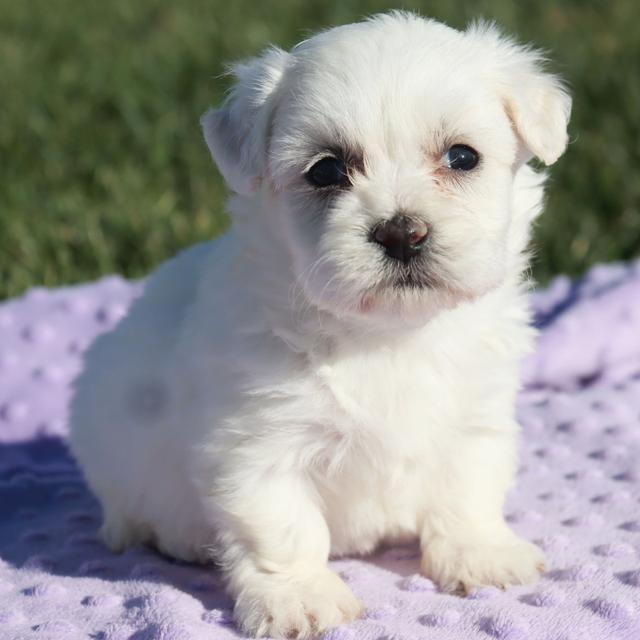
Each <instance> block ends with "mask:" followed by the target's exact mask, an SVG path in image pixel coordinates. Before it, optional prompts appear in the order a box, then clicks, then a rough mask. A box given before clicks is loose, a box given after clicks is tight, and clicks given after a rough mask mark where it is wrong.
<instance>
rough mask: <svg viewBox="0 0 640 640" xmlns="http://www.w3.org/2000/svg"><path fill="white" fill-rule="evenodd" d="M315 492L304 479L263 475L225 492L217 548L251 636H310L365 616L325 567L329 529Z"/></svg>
mask: <svg viewBox="0 0 640 640" xmlns="http://www.w3.org/2000/svg"><path fill="white" fill-rule="evenodd" d="M311 496H312V489H311V487H309V486H308V485H306V481H305V479H304V478H301V477H299V476H298V475H296V474H292V473H290V474H286V475H280V476H277V475H276V476H274V474H273V473H265V474H264V475H263V476H262V477H260V478H254V479H247V478H246V477H245V478H243V479H242V486H237V485H236V487H235V488H234V489H233V490H232V491H231V492H228V491H227V492H226V495H225V496H224V498H223V501H222V502H223V515H222V520H223V523H224V524H223V527H222V529H219V542H220V549H219V554H220V556H221V557H220V559H221V564H222V566H223V570H224V571H225V576H226V579H227V584H228V588H229V591H230V592H231V595H232V596H234V597H235V599H236V602H235V607H234V617H235V619H236V622H237V623H238V625H239V626H240V628H241V629H242V631H244V632H245V633H247V634H249V635H253V636H270V637H274V638H298V639H300V638H308V637H310V636H313V635H315V634H316V633H319V632H321V631H323V630H325V629H327V628H329V627H333V626H335V625H338V624H341V623H343V622H348V621H350V620H353V619H355V618H356V617H357V616H358V615H359V614H360V611H361V605H360V603H359V602H358V601H357V600H356V598H355V597H354V595H353V594H352V593H351V590H350V589H349V588H348V587H347V586H346V585H345V584H344V582H343V581H342V580H341V579H340V578H339V577H338V576H337V575H336V574H335V573H334V572H332V571H330V570H329V568H328V567H327V560H328V556H329V548H330V541H329V530H328V528H327V524H326V522H325V520H324V517H323V516H322V514H321V512H320V510H319V509H318V507H317V505H316V504H315V503H314V501H313V499H312V497H311ZM217 506H218V508H220V504H218V505H217Z"/></svg>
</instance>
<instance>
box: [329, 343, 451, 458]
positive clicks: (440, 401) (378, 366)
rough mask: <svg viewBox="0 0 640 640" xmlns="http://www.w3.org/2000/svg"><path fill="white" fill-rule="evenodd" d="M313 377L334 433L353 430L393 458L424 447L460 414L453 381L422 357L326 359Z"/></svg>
mask: <svg viewBox="0 0 640 640" xmlns="http://www.w3.org/2000/svg"><path fill="white" fill-rule="evenodd" d="M316 376H317V380H318V382H319V384H320V385H321V386H322V388H323V390H324V395H325V397H326V398H327V403H328V407H327V408H328V411H329V413H330V414H331V415H330V416H329V420H330V421H331V422H333V423H334V424H333V425H332V426H333V427H334V428H336V429H337V430H338V431H341V432H342V431H344V432H346V433H349V431H350V430H351V429H354V430H356V431H357V432H358V433H359V434H360V435H361V436H362V437H364V438H365V439H366V438H367V435H368V436H369V437H370V438H371V440H379V441H381V442H382V443H384V446H385V447H386V448H389V449H392V450H396V451H398V452H400V451H402V450H404V449H405V448H406V449H407V450H408V451H414V452H415V451H416V447H418V448H419V449H422V448H423V447H424V446H428V445H429V442H430V440H431V439H432V438H438V437H439V436H438V432H439V431H441V430H442V429H446V428H447V426H451V422H452V421H456V420H457V418H458V416H459V414H460V409H461V406H460V403H458V402H456V401H455V399H456V397H458V396H459V393H460V389H459V388H458V376H456V375H455V371H454V370H452V369H451V367H449V366H447V364H446V363H445V362H439V361H437V359H434V358H433V357H430V354H428V353H425V352H424V351H420V350H417V351H415V352H411V351H407V350H406V349H404V350H403V349H395V350H394V349H377V350H372V351H364V352H358V353H355V354H352V355H349V354H344V355H341V356H340V357H337V358H333V359H327V362H325V363H323V364H322V365H321V366H319V367H318V368H317V370H316ZM389 453H391V451H389Z"/></svg>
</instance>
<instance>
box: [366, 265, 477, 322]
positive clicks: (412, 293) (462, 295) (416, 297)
mask: <svg viewBox="0 0 640 640" xmlns="http://www.w3.org/2000/svg"><path fill="white" fill-rule="evenodd" d="M474 297H475V296H474V295H473V293H472V292H471V291H468V290H466V289H462V288H460V287H458V286H456V285H455V284H454V283H453V282H452V281H451V279H448V278H447V277H446V276H445V275H444V274H436V273H433V272H430V271H427V270H426V269H415V268H407V267H398V268H397V269H394V273H393V274H389V275H388V277H386V278H385V279H383V280H382V281H381V282H379V283H378V284H377V285H375V286H373V287H371V288H370V289H368V290H367V291H366V292H365V293H364V294H363V295H362V296H361V297H360V299H359V301H358V312H359V313H362V314H371V313H374V312H375V311H376V310H381V309H386V310H387V311H391V310H393V309H395V310H396V311H398V312H400V313H404V312H410V310H411V309H413V310H414V311H415V312H416V313H420V311H419V310H420V309H421V308H422V307H423V306H424V305H425V304H426V306H427V307H428V308H431V305H433V304H436V305H437V306H439V307H442V308H453V307H455V306H457V305H458V304H459V303H461V302H465V301H469V300H472V299H473V298H474Z"/></svg>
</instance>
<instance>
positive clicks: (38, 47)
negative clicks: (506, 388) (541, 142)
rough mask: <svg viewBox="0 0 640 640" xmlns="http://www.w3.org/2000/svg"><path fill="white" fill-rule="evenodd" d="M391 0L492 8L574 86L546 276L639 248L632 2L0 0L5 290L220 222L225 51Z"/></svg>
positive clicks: (555, 187)
mask: <svg viewBox="0 0 640 640" xmlns="http://www.w3.org/2000/svg"><path fill="white" fill-rule="evenodd" d="M392 7H404V8H411V9H418V10H420V11H421V12H422V13H424V14H426V15H431V16H434V17H437V18H439V19H442V20H445V21H446V22H448V23H449V24H451V25H452V26H458V27H461V26H464V25H465V24H466V23H467V22H468V21H469V20H470V19H472V18H474V17H477V16H479V15H482V16H484V17H487V18H490V19H495V20H497V21H498V22H499V23H500V24H501V25H503V26H504V28H505V30H506V31H508V32H509V33H513V34H514V35H516V36H517V37H519V38H520V39H522V40H526V41H533V42H535V43H536V44H538V45H539V46H542V47H544V48H547V49H549V50H550V51H551V52H552V57H553V59H554V65H553V68H554V70H556V71H559V72H560V73H562V74H563V75H564V76H565V77H566V78H567V79H568V81H569V83H570V85H571V87H572V89H573V93H574V98H575V102H574V116H573V120H572V125H571V137H572V140H573V142H572V144H571V146H570V148H569V151H568V153H567V154H566V155H565V156H564V157H563V158H562V159H561V161H560V162H559V163H558V165H557V166H555V167H554V168H553V173H552V175H553V178H552V180H551V183H550V188H549V195H548V207H547V211H546V213H545V215H544V218H543V220H542V221H541V222H540V224H539V227H538V232H537V239H536V244H537V247H538V259H537V264H536V269H535V272H536V275H537V277H538V278H540V279H541V280H545V279H547V278H548V277H549V276H550V275H553V274H555V273H559V272H565V273H569V274H577V273H580V272H582V271H583V270H584V269H585V268H586V267H587V266H588V265H589V264H592V263H593V262H596V261H608V260H616V259H628V258H630V257H632V256H634V255H637V252H638V249H639V247H640V211H639V208H640V207H639V203H640V145H639V141H640V117H639V116H638V114H640V81H639V78H640V8H639V7H638V4H637V2H636V0H618V1H617V2H616V1H615V0H614V1H612V2H604V1H597V0H588V1H587V0H571V1H570V0H566V1H564V2H554V3H551V2H542V1H541V2H531V1H525V0H522V1H520V2H513V1H509V0H479V1H460V0H458V1H453V0H432V1H428V0H425V1H424V2H399V3H397V4H393V5H391V4H388V3H385V2H379V1H377V0H355V1H347V0H343V1H338V0H336V1H334V2H327V1H326V0H325V1H324V2H318V1H316V0H308V1H307V2H302V1H300V2H296V1H294V0H263V1H262V2H247V1H245V0H243V1H235V2H232V1H228V2H221V1H220V0H206V2H205V1H202V2H201V1H199V0H181V1H180V2H175V1H173V0H155V1H154V0H135V2H134V1H132V0H109V2H104V3H98V2H94V1H93V0H82V1H81V0H57V1H56V2H44V1H41V0H30V1H26V0H25V1H22V2H21V1H16V0H0V176H1V180H0V297H7V296H14V295H16V294H19V293H20V292H22V291H23V290H24V289H26V288H27V287H30V286H33V285H46V286H56V285H60V284H63V283H72V282H79V281H84V280H90V279H92V278H96V277H97V276H99V275H100V274H104V273H111V272H119V273H122V274H124V275H126V276H129V277H136V276H140V275H142V274H144V273H146V272H147V271H148V270H150V269H151V268H152V267H153V266H154V265H155V264H157V263H158V262H160V261H161V260H163V259H165V258H166V257H167V256H169V255H171V254H173V253H175V252H176V251H177V250H178V249H180V248H181V247H184V246H186V245H189V244H191V243H193V242H195V241H197V240H199V239H202V238H206V237H210V236H213V235H215V234H217V233H219V232H220V231H221V230H222V229H223V228H224V227H225V225H226V223H227V221H226V218H225V216H224V214H223V213H222V211H223V200H224V188H223V185H222V182H221V180H220V178H219V176H218V175H217V173H216V171H215V170H214V168H213V166H212V164H211V161H210V159H209V156H208V153H207V150H206V148H205V145H204V143H203V141H202V139H201V135H200V131H199V125H198V119H199V116H200V114H201V113H202V112H203V111H204V110H205V109H206V108H207V107H208V106H209V105H211V104H215V103H217V102H218V101H219V100H220V98H221V96H222V94H223V92H224V90H225V89H226V81H224V80H221V79H219V78H218V76H219V75H220V74H221V72H222V71H223V69H224V66H223V65H224V62H225V61H229V60H233V59H237V58H241V57H245V56H248V55H251V54H253V53H256V52H257V51H258V50H260V49H261V48H262V47H264V46H265V45H266V44H267V43H269V42H275V43H277V44H280V45H281V46H284V47H289V46H291V45H293V44H294V43H295V42H297V41H298V40H300V39H302V38H304V37H305V36H306V35H307V34H308V33H309V32H310V31H312V30H315V29H317V28H318V27H324V26H329V25H333V24H338V23H344V22H347V21H351V20H354V19H357V18H359V17H361V16H363V15H366V14H368V13H371V12H375V11H381V10H385V9H388V8H392Z"/></svg>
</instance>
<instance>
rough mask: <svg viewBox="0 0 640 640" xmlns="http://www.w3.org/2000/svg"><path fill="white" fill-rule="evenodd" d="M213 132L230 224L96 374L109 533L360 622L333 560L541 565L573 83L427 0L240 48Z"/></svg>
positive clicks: (87, 453)
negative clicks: (554, 223)
mask: <svg viewBox="0 0 640 640" xmlns="http://www.w3.org/2000/svg"><path fill="white" fill-rule="evenodd" d="M233 71H234V73H235V76H236V84H235V86H234V88H233V90H232V91H231V93H230V94H229V96H228V98H227V100H226V101H225V103H224V104H223V105H222V107H220V108H219V109H214V110H211V111H209V112H208V113H206V114H205V116H204V118H203V121H202V122H203V127H204V133H205V137H206V140H207V143H208V145H209V147H210V149H211V153H212V154H213V158H214V160H215V161H216V163H217V165H218V167H219V169H220V171H221V172H222V174H223V175H224V177H225V179H226V181H227V183H228V185H229V186H230V188H231V189H232V190H233V192H234V195H233V197H232V198H231V199H230V201H229V210H230V212H231V214H232V218H233V226H232V228H231V231H229V232H228V233H227V234H225V235H224V236H223V237H221V238H219V239H218V240H216V241H215V242H211V243H207V244H203V245H199V246H197V247H195V248H193V249H191V250H190V251H187V252H185V253H182V254H181V255H179V256H178V257H177V258H176V259H174V260H172V261H170V262H168V263H167V264H165V265H163V266H162V267H161V268H160V269H158V271H157V272H156V273H155V274H154V275H153V276H152V277H151V278H150V279H149V281H148V283H147V285H146V289H145V293H144V295H143V296H142V297H141V298H140V299H139V300H137V301H136V302H135V304H134V305H133V308H132V309H131V311H130V313H129V315H128V316H127V317H126V318H125V319H124V321H122V322H121V323H120V325H119V326H118V327H117V329H116V330H115V331H114V332H112V333H110V334H108V335H105V336H102V337H101V338H99V339H98V340H97V341H96V343H95V344H94V345H93V346H92V348H91V349H90V351H89V353H88V355H87V362H86V369H85V372H84V373H83V374H82V375H81V377H80V379H79V380H78V382H77V394H76V396H75V401H74V404H73V411H72V445H73V450H74V451H75V453H76V455H77V457H78V459H79V460H80V462H81V463H82V464H83V466H84V468H85V471H86V475H87V478H88V481H89V483H90V485H91V487H92V488H93V490H94V491H95V492H96V494H97V495H98V496H99V498H100V500H101V501H102V504H103V507H104V525H103V527H102V535H103V537H104V540H105V542H106V543H107V544H108V545H109V546H110V547H111V548H113V549H122V548H124V547H125V546H127V545H130V544H134V543H138V542H151V543H153V544H155V545H157V547H158V548H159V549H160V550H162V551H163V552H165V553H167V554H170V555H172V556H175V557H177V558H182V559H186V560H199V561H215V562H216V563H218V564H219V566H220V567H221V568H222V571H223V572H224V576H225V578H226V582H227V585H228V589H229V592H230V593H231V594H232V595H233V597H234V598H235V602H236V604H235V617H236V620H237V622H238V624H239V625H240V627H241V628H242V630H243V631H245V632H246V633H249V634H255V635H265V634H268V635H272V636H276V637H296V636H297V637H307V636H309V635H312V634H313V633H316V632H318V631H321V630H323V629H325V628H327V627H330V626H332V625H336V624H339V623H341V622H343V621H347V620H352V619H354V618H355V617H356V616H358V614H359V612H360V610H361V605H360V604H359V602H358V601H357V600H356V599H355V597H354V596H353V595H352V593H351V592H350V590H349V589H348V588H347V586H346V585H345V584H344V583H343V582H342V580H341V579H340V578H339V577H338V576H337V575H335V574H334V573H332V572H331V571H330V570H329V569H328V567H327V559H328V557H329V556H330V555H333V556H339V555H344V554H361V553H368V552H370V551H372V550H373V549H375V547H376V546H377V545H378V544H380V543H381V542H382V541H390V540H401V539H407V538H411V537H416V538H419V540H420V544H421V548H422V564H421V570H422V572H423V573H424V574H425V575H427V576H429V577H431V578H432V579H433V580H435V581H436V582H437V583H438V584H439V585H440V587H441V588H443V589H445V590H447V591H456V590H460V589H462V590H468V589H470V588H473V587H474V586H476V585H482V584H492V585H498V586H500V587H502V586H505V585H508V584H516V583H521V582H528V581H531V580H534V579H535V578H536V577H537V575H538V573H539V571H540V570H541V568H542V567H543V561H544V559H543V556H542V553H541V552H540V551H539V550H538V549H537V548H536V547H534V546H533V545H532V544H530V543H529V542H527V541H525V540H523V539H521V538H519V537H518V536H516V535H515V534H514V533H513V532H512V531H511V530H510V528H509V527H508V526H507V524H506V523H505V521H504V519H503V514H502V508H503V500H504V497H505V492H506V491H507V488H508V487H509V485H510V483H511V481H512V479H513V476H514V471H515V469H516V436H517V431H518V427H517V425H516V422H515V419H514V398H515V395H516V391H517V389H518V363H519V360H520V358H521V356H522V354H523V353H524V352H525V351H526V350H527V349H529V348H530V346H531V342H532V330H531V329H530V328H529V326H528V315H529V314H528V311H527V300H526V282H525V278H524V276H523V273H524V272H525V270H526V269H527V256H526V253H525V251H526V246H527V242H528V237H529V227H530V223H531V221H532V219H533V218H534V217H535V216H536V215H537V214H538V213H539V210H540V202H541V196H542V183H543V179H544V177H543V176H541V175H540V174H536V173H535V172H534V171H533V170H532V169H531V168H529V167H528V166H527V165H526V164H525V163H526V161H527V160H529V159H530V158H531V157H532V156H537V157H538V158H540V159H541V160H542V161H544V162H545V163H546V164H551V163H553V162H554V161H555V160H556V159H557V158H558V157H559V156H560V155H561V154H562V152H563V151H564V149H565V146H566V144H567V132H566V126H567V120H568V118H569V112H570V105H571V102H570V99H569V97H568V95H567V93H566V92H565V90H564V89H563V87H562V84H561V83H560V82H559V80H558V79H557V78H556V77H554V76H551V75H549V74H547V73H545V72H544V71H543V70H542V68H541V57H540V55H539V54H538V53H536V52H535V51H532V50H531V49H529V48H527V47H521V46H518V45H517V44H514V42H512V41H511V40H508V39H506V38H505V37H503V36H502V35H500V34H499V33H498V32H497V31H496V30H495V29H494V28H493V27H491V26H487V25H474V26H471V27H470V28H469V29H468V30H467V31H464V32H459V31H456V30H454V29H450V28H448V27H446V26H444V25H442V24H439V23H437V22H434V21H431V20H425V19H422V18H420V17H418V16H416V15H413V14H408V13H392V14H388V15H379V16H376V17H374V18H372V19H370V20H367V21H365V22H362V23H359V24H353V25H348V26H343V27H338V28H335V29H331V30H329V31H326V32H323V33H320V34H319V35H316V36H314V37H312V38H310V39H309V40H306V41H304V42H302V43H301V44H299V45H298V46H296V47H295V48H294V49H293V50H292V51H291V52H290V53H286V52H284V51H281V50H280V49H276V48H273V49H269V50H268V51H266V52H265V53H264V54H263V55H262V56H260V57H258V58H256V59H254V60H250V61H248V62H247V63H244V64H240V65H237V66H235V67H234V69H233Z"/></svg>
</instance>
